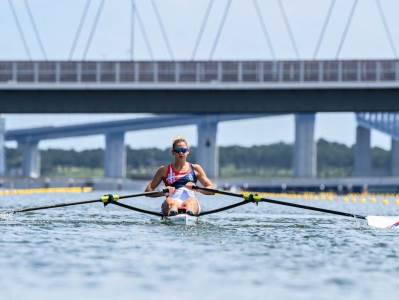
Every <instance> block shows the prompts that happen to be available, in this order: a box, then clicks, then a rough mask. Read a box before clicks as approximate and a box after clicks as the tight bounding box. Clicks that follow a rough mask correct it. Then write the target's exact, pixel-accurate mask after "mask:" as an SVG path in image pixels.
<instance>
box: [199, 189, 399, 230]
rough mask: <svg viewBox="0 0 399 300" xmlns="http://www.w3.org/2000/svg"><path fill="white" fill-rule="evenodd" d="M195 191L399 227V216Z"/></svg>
mask: <svg viewBox="0 0 399 300" xmlns="http://www.w3.org/2000/svg"><path fill="white" fill-rule="evenodd" d="M193 189H195V190H200V191H205V192H210V193H215V194H221V195H226V196H232V197H237V198H243V199H245V200H246V201H249V202H254V203H257V202H267V203H273V204H278V205H284V206H290V207H296V208H302V209H307V210H313V211H318V212H322V213H328V214H333V215H338V216H343V217H350V218H355V219H363V220H366V221H367V223H368V225H370V226H372V227H375V228H381V229H386V228H393V227H395V226H399V216H363V215H357V214H352V213H347V212H342V211H338V210H331V209H325V208H319V207H314V206H308V205H302V204H296V203H290V202H285V201H279V200H273V199H267V198H262V197H260V196H258V195H257V194H251V193H244V194H237V193H232V192H226V191H220V190H216V189H210V188H203V187H198V186H193Z"/></svg>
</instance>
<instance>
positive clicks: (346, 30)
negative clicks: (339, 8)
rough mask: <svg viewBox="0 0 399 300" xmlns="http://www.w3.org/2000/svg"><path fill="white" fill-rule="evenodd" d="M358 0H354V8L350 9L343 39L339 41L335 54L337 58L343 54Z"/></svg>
mask: <svg viewBox="0 0 399 300" xmlns="http://www.w3.org/2000/svg"><path fill="white" fill-rule="evenodd" d="M357 2H358V0H354V1H353V5H352V8H351V11H350V14H349V18H348V20H347V22H346V25H345V29H344V32H343V33H342V36H341V41H340V43H339V46H338V50H337V53H336V54H335V58H336V59H338V58H339V56H340V55H341V51H342V47H343V45H344V43H345V40H346V36H347V35H348V31H349V28H350V26H351V23H352V19H353V15H354V14H355V10H356V6H357Z"/></svg>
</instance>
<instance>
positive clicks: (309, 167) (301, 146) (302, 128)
mask: <svg viewBox="0 0 399 300" xmlns="http://www.w3.org/2000/svg"><path fill="white" fill-rule="evenodd" d="M315 120H316V115H315V114H297V115H295V148H294V176H295V177H316V175H317V166H316V163H317V160H316V159H317V149H316V144H315V141H314V126H315Z"/></svg>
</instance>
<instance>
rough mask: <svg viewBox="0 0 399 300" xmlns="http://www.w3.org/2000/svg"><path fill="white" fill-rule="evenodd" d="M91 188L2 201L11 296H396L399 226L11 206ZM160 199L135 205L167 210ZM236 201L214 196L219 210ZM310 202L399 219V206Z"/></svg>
mask: <svg viewBox="0 0 399 300" xmlns="http://www.w3.org/2000/svg"><path fill="white" fill-rule="evenodd" d="M87 196H88V194H83V195H77V196H74V199H67V198H68V197H69V196H68V195H40V196H38V195H34V196H26V197H25V196H24V197H13V198H11V197H10V198H4V197H3V198H1V202H0V203H1V204H0V205H1V206H0V210H1V211H2V213H1V216H0V232H1V237H0V249H1V250H2V251H1V255H0V269H1V273H2V275H1V278H0V290H1V295H2V299H3V297H4V299H21V298H28V299H43V298H44V299H49V298H55V297H56V298H57V299H68V300H70V299H71V298H73V297H74V298H76V299H109V298H111V297H112V298H113V299H126V298H128V299H130V298H139V299H140V298H146V299H159V298H160V297H162V298H163V299H169V298H170V299H178V298H179V299H180V298H182V297H190V299H202V298H204V297H208V298H214V299H216V298H220V297H225V298H227V297H228V298H231V299H239V298H240V299H241V298H244V299H275V298H288V297H290V298H294V299H309V298H310V297H313V298H316V299H335V298H337V297H343V296H345V299H364V298H365V297H367V298H368V299H370V298H371V299H373V298H374V299H377V298H378V299H381V298H384V299H394V297H395V298H396V291H397V290H398V288H399V281H398V280H397V279H396V278H397V276H398V275H399V262H398V256H399V250H398V249H399V248H398V241H399V239H398V232H397V231H394V230H374V229H372V228H369V227H368V226H367V225H366V224H365V223H364V222H363V221H360V220H353V219H347V218H340V217H336V216H330V215H324V214H316V213H312V212H311V213H309V212H307V211H303V210H297V209H293V208H285V207H281V206H272V205H270V204H264V205H263V204H261V205H259V207H256V206H255V205H252V204H251V205H247V206H244V207H240V208H237V209H234V210H232V211H228V212H223V213H220V214H217V215H210V216H207V217H204V218H203V219H202V220H201V221H200V222H199V224H197V225H195V226H182V225H173V224H164V223H162V222H160V221H159V220H158V219H157V218H155V217H151V216H146V215H141V214H137V213H134V212H131V211H128V210H124V209H123V208H119V207H112V206H107V207H106V208H103V207H102V206H101V205H99V204H90V205H87V206H76V207H68V208H60V209H53V210H45V211H40V212H35V213H25V214H16V215H12V214H7V213H6V212H7V211H10V209H12V208H17V207H23V206H24V207H26V206H33V205H42V204H44V203H46V204H47V203H57V202H63V201H65V200H71V201H79V200H83V199H87V198H88V197H87ZM94 197H97V195H96V194H94ZM90 198H92V197H90ZM160 201H161V200H160V199H140V200H132V201H128V202H129V203H131V204H133V203H134V204H136V205H140V206H141V207H144V208H147V209H148V208H149V209H155V210H158V209H159V204H160ZM231 201H234V199H233V200H232V199H229V198H225V197H208V198H206V197H204V198H203V202H204V205H205V206H207V207H208V208H213V207H216V206H222V205H224V204H227V203H231ZM306 204H308V205H316V206H322V207H327V208H331V209H340V210H345V211H351V212H355V213H363V214H369V213H372V214H379V213H380V214H382V213H383V214H398V215H399V209H398V208H399V207H398V208H397V207H396V206H391V207H385V206H384V207H382V206H381V207H380V206H375V205H374V206H373V205H363V206H356V205H348V204H342V203H336V202H334V203H327V204H326V203H321V202H312V203H308V202H306Z"/></svg>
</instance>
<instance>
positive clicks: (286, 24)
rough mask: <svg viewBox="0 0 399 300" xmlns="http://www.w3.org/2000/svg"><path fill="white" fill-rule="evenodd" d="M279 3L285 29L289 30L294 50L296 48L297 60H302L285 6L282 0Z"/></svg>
mask: <svg viewBox="0 0 399 300" xmlns="http://www.w3.org/2000/svg"><path fill="white" fill-rule="evenodd" d="M277 3H278V6H279V8H280V11H281V15H282V16H283V20H284V24H285V27H286V28H287V31H288V35H289V38H290V41H291V44H292V48H294V51H295V55H296V58H297V59H299V58H300V54H299V50H298V46H297V43H296V41H295V37H294V34H293V32H292V29H291V25H290V22H289V20H288V17H287V14H286V12H285V8H284V5H283V2H282V0H277Z"/></svg>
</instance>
